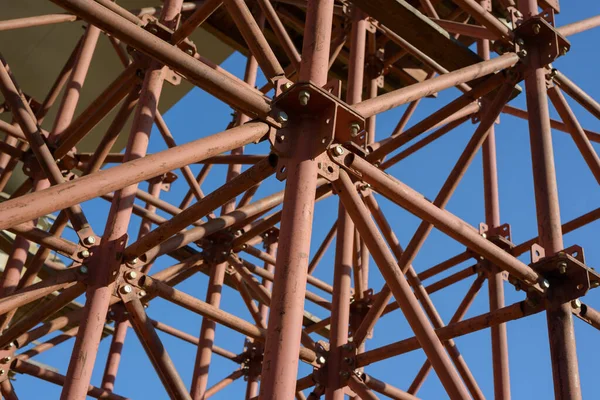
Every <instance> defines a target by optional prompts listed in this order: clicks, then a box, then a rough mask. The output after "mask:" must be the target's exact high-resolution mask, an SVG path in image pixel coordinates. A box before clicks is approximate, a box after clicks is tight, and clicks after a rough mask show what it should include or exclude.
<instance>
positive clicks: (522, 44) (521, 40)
mask: <svg viewBox="0 0 600 400" xmlns="http://www.w3.org/2000/svg"><path fill="white" fill-rule="evenodd" d="M516 43H517V45H518V46H519V47H523V46H524V45H525V42H524V41H523V39H517V42H516Z"/></svg>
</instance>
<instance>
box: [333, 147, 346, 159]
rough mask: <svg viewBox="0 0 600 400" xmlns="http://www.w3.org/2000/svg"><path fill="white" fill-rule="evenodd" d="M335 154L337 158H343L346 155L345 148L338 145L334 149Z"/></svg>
mask: <svg viewBox="0 0 600 400" xmlns="http://www.w3.org/2000/svg"><path fill="white" fill-rule="evenodd" d="M333 154H335V155H336V156H341V155H342V154H344V148H343V147H342V146H340V145H337V146H335V147H334V148H333Z"/></svg>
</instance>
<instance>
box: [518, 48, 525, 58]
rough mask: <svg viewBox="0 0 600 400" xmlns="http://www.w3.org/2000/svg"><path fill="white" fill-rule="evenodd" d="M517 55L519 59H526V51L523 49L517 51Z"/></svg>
mask: <svg viewBox="0 0 600 400" xmlns="http://www.w3.org/2000/svg"><path fill="white" fill-rule="evenodd" d="M517 55H518V56H519V57H521V58H525V57H527V50H525V49H522V50H519V52H518V53H517Z"/></svg>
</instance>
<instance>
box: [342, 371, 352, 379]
mask: <svg viewBox="0 0 600 400" xmlns="http://www.w3.org/2000/svg"><path fill="white" fill-rule="evenodd" d="M340 377H341V378H342V379H349V378H350V372H348V371H340Z"/></svg>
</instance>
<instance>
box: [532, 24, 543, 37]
mask: <svg viewBox="0 0 600 400" xmlns="http://www.w3.org/2000/svg"><path fill="white" fill-rule="evenodd" d="M541 28H542V27H541V26H540V24H535V25H533V33H534V34H536V35H538V34H539V33H540V29H541Z"/></svg>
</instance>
